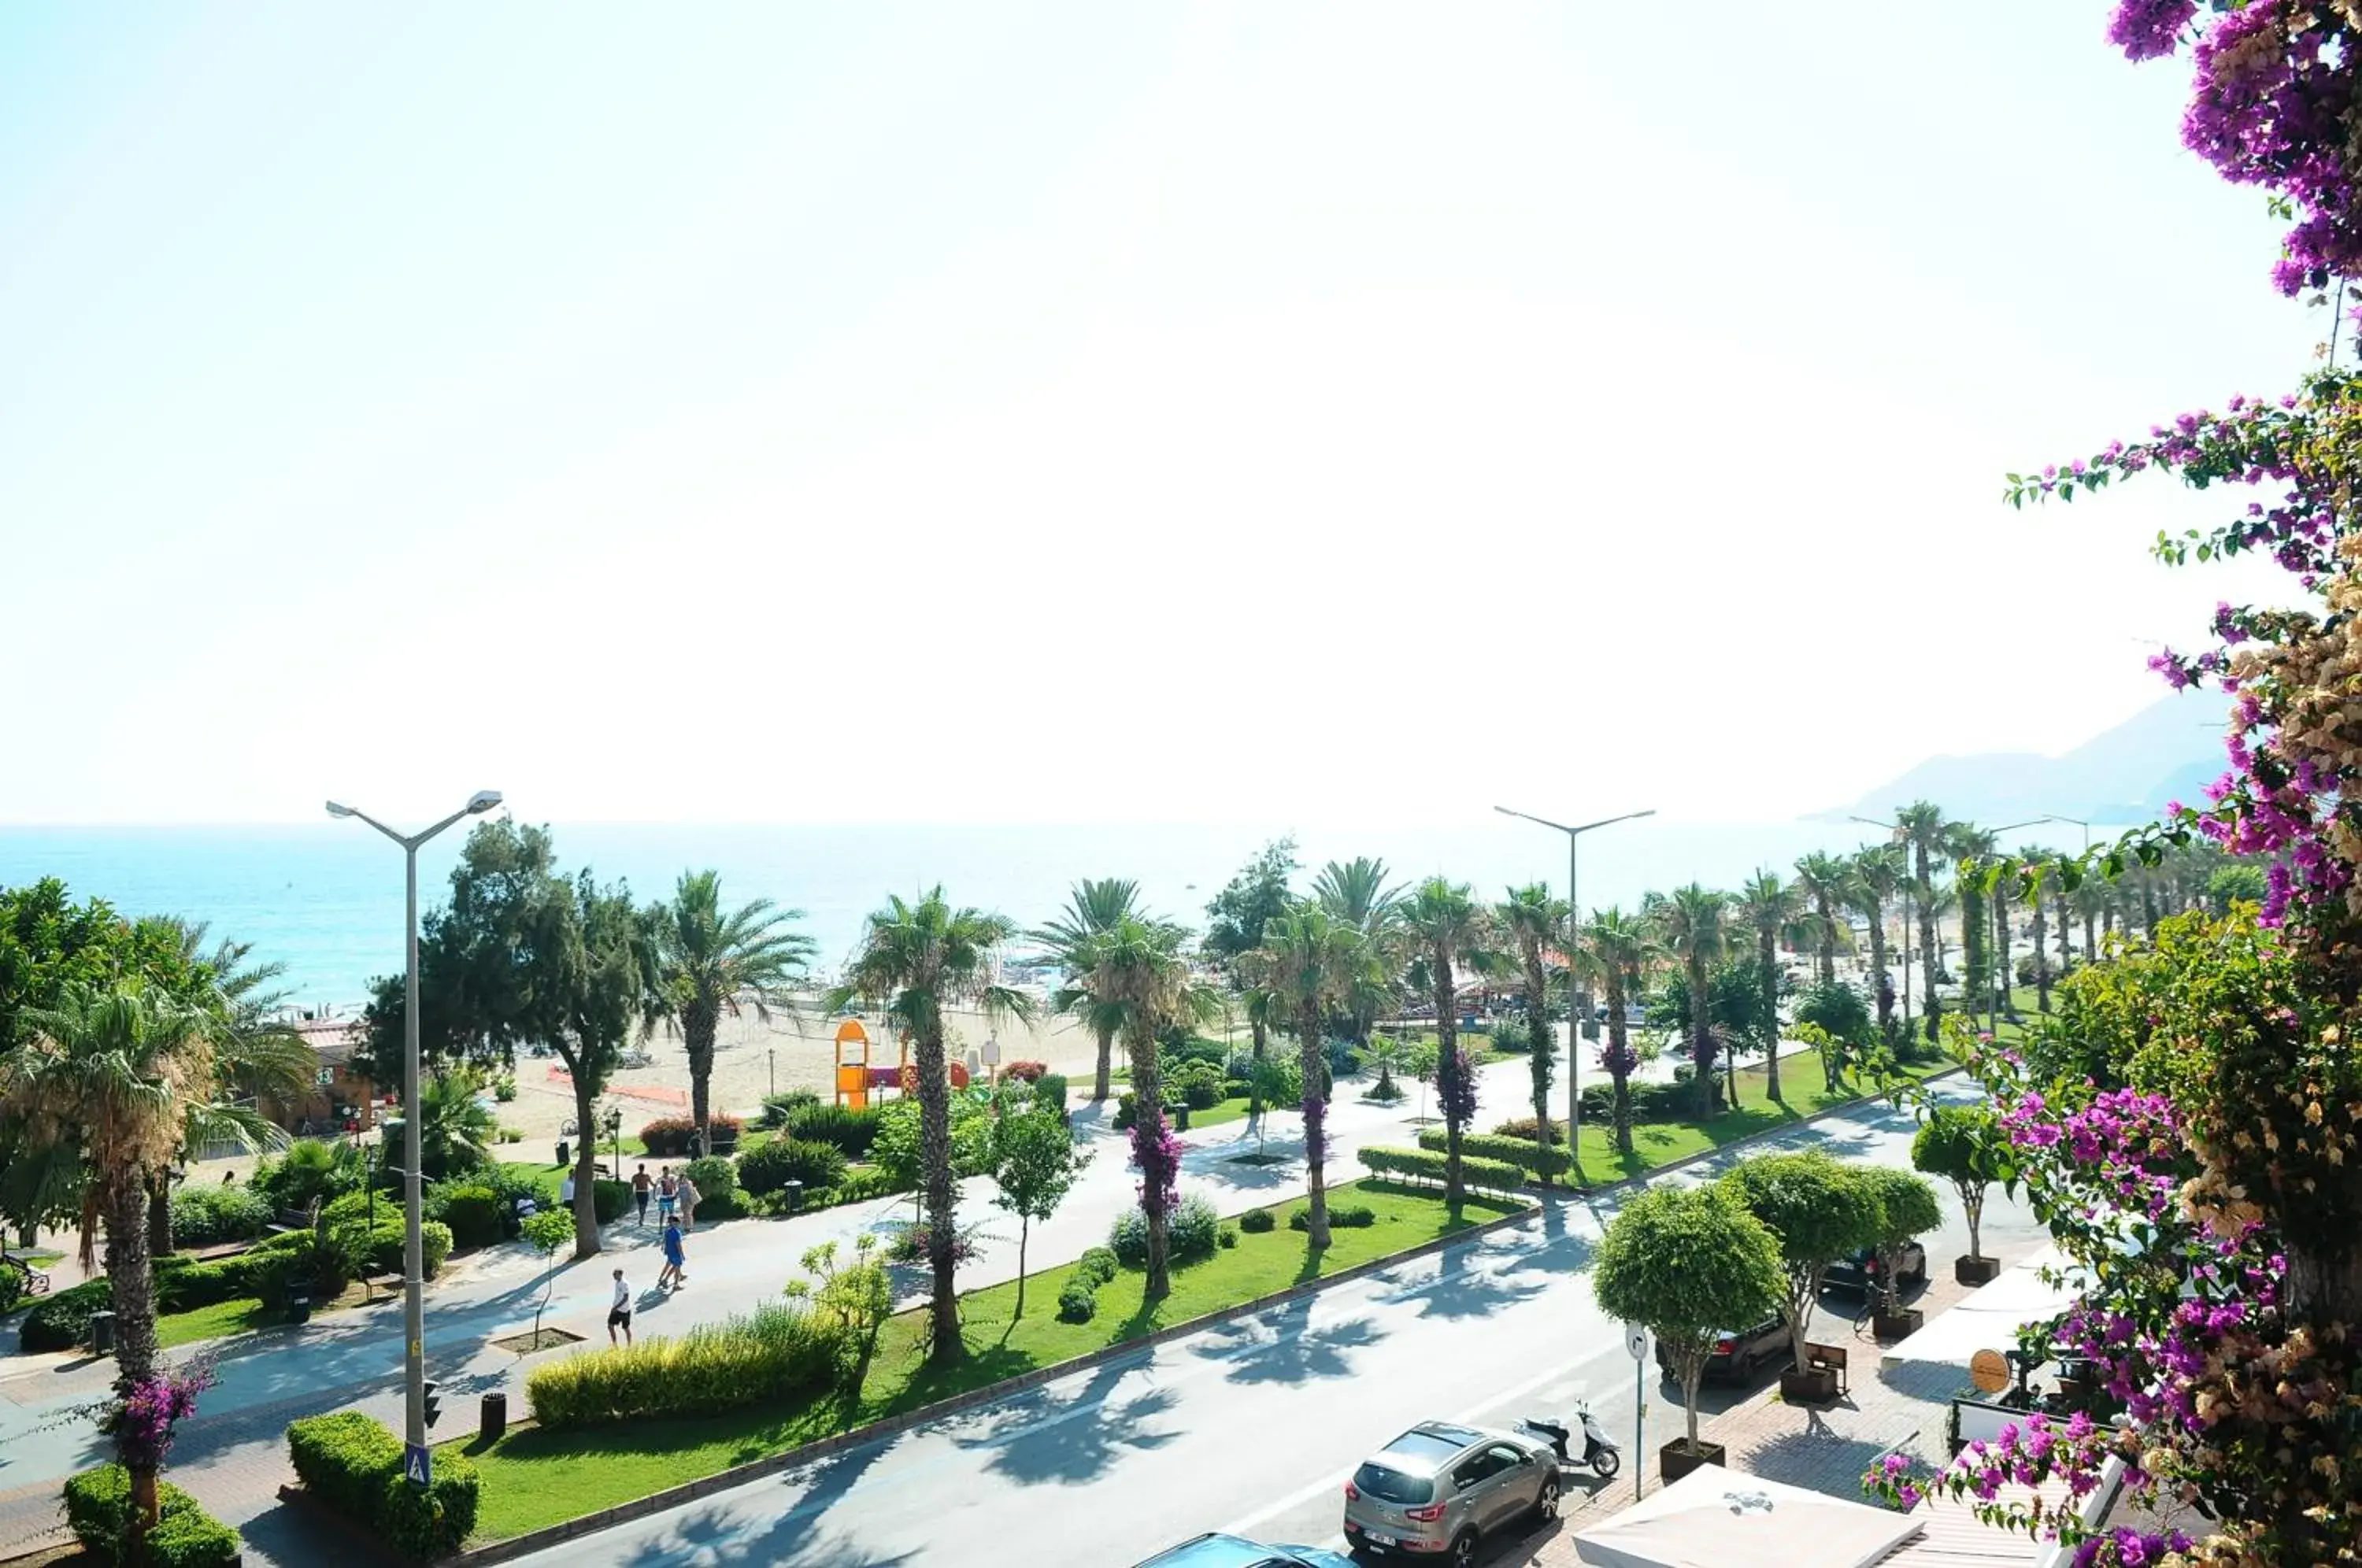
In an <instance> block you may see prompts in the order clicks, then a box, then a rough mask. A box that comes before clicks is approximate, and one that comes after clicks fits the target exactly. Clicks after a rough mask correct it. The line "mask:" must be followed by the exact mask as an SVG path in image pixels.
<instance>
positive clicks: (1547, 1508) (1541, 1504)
mask: <svg viewBox="0 0 2362 1568" xmlns="http://www.w3.org/2000/svg"><path fill="white" fill-rule="evenodd" d="M1534 1517H1535V1518H1538V1519H1540V1520H1541V1522H1542V1523H1544V1524H1549V1523H1551V1521H1552V1520H1554V1519H1556V1518H1558V1477H1557V1476H1555V1475H1545V1476H1543V1477H1542V1489H1541V1491H1540V1493H1539V1494H1537V1495H1536V1496H1535V1497H1534Z"/></svg>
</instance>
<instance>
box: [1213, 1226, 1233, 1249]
mask: <svg viewBox="0 0 2362 1568" xmlns="http://www.w3.org/2000/svg"><path fill="white" fill-rule="evenodd" d="M1214 1239H1215V1240H1216V1241H1217V1242H1220V1243H1221V1244H1222V1245H1223V1246H1225V1247H1235V1246H1237V1245H1238V1244H1239V1228H1238V1227H1237V1226H1236V1225H1225V1226H1223V1227H1222V1230H1221V1234H1220V1235H1219V1236H1217V1237H1215V1238H1214Z"/></svg>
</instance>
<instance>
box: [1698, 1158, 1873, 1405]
mask: <svg viewBox="0 0 2362 1568" xmlns="http://www.w3.org/2000/svg"><path fill="white" fill-rule="evenodd" d="M1872 1168H1874V1167H1872ZM1719 1185H1720V1186H1721V1187H1723V1188H1724V1189H1725V1190H1726V1191H1727V1192H1728V1193H1729V1194H1730V1195H1731V1197H1732V1198H1736V1199H1737V1200H1738V1202H1739V1203H1740V1204H1742V1205H1743V1206H1744V1207H1745V1208H1746V1209H1747V1211H1748V1212H1749V1213H1750V1214H1752V1215H1754V1216H1755V1218H1756V1219H1758V1220H1761V1221H1762V1222H1763V1224H1764V1225H1765V1227H1766V1228H1768V1229H1769V1230H1770V1231H1771V1233H1772V1235H1773V1236H1775V1237H1777V1238H1778V1240H1779V1249H1780V1265H1781V1276H1782V1280H1783V1290H1782V1291H1781V1296H1780V1312H1781V1315H1782V1316H1783V1318H1784V1319H1785V1320H1787V1324H1788V1344H1789V1349H1790V1351H1791V1352H1792V1353H1794V1357H1795V1363H1796V1370H1797V1371H1798V1372H1800V1373H1801V1372H1803V1371H1805V1369H1806V1365H1807V1363H1806V1360H1805V1333H1806V1331H1808V1330H1810V1329H1811V1327H1812V1323H1813V1304H1814V1303H1815V1302H1816V1301H1818V1300H1819V1299H1820V1298H1821V1277H1822V1275H1825V1274H1827V1272H1828V1266H1829V1264H1833V1263H1835V1262H1837V1260H1838V1259H1839V1258H1843V1257H1850V1256H1852V1255H1853V1253H1855V1252H1857V1251H1859V1250H1860V1249H1861V1248H1863V1247H1867V1246H1871V1245H1873V1244H1875V1243H1876V1242H1877V1240H1878V1236H1879V1223H1880V1215H1881V1210H1880V1209H1879V1205H1878V1198H1877V1196H1876V1194H1875V1193H1873V1192H1872V1190H1871V1187H1869V1186H1868V1185H1867V1184H1866V1183H1865V1182H1864V1181H1863V1180H1862V1178H1861V1176H1860V1171H1858V1170H1856V1169H1852V1168H1849V1167H1848V1166H1845V1165H1839V1164H1838V1162H1837V1161H1836V1160H1833V1159H1831V1158H1830V1157H1829V1156H1828V1155H1827V1154H1823V1153H1821V1152H1820V1151H1818V1150H1812V1151H1808V1152H1805V1153H1803V1154H1758V1155H1756V1156H1754V1157H1753V1158H1752V1159H1747V1160H1741V1161H1740V1162H1739V1163H1738V1165H1733V1166H1732V1167H1731V1168H1730V1171H1729V1172H1728V1174H1727V1175H1726V1176H1723V1178H1722V1180H1721V1183H1720V1184H1719ZM1733 1321H1742V1322H1743V1321H1746V1320H1743V1319H1735V1320H1733Z"/></svg>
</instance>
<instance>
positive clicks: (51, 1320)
mask: <svg viewBox="0 0 2362 1568" xmlns="http://www.w3.org/2000/svg"><path fill="white" fill-rule="evenodd" d="M113 1301H114V1296H113V1293H112V1292H111V1291H110V1290H109V1289H108V1287H107V1283H106V1281H105V1280H104V1279H93V1280H85V1281H84V1282H83V1283H82V1284H80V1285H77V1286H73V1287H72V1289H70V1290H57V1291H52V1292H50V1294H49V1295H47V1296H44V1297H40V1298H39V1300H37V1301H35V1302H34V1303H33V1309H32V1310H31V1311H29V1312H28V1313H26V1314H25V1325H24V1328H23V1330H22V1331H21V1332H20V1334H19V1343H20V1344H21V1345H22V1346H23V1348H24V1349H25V1350H27V1351H59V1350H72V1349H73V1348H74V1347H75V1346H76V1345H79V1344H81V1343H82V1342H83V1341H84V1340H86V1339H88V1338H89V1337H90V1315H91V1314H92V1313H93V1312H100V1311H105V1310H106V1309H108V1308H109V1307H111V1306H112V1305H113Z"/></svg>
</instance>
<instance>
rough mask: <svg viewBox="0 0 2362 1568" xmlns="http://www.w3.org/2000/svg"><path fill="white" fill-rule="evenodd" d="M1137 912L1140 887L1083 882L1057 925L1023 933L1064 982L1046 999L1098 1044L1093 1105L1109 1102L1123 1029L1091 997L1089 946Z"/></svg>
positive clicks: (1115, 880) (1127, 881) (1123, 881)
mask: <svg viewBox="0 0 2362 1568" xmlns="http://www.w3.org/2000/svg"><path fill="white" fill-rule="evenodd" d="M1139 912H1140V884H1139V883H1137V882H1135V881H1133V880H1131V878H1128V877H1109V878H1101V879H1099V880H1097V881H1093V880H1092V879H1090V878H1084V879H1083V880H1082V881H1079V882H1077V883H1076V884H1075V887H1074V890H1073V891H1072V892H1070V893H1069V894H1067V895H1066V907H1065V911H1063V912H1061V913H1060V915H1059V917H1058V918H1057V919H1056V920H1054V921H1052V922H1049V923H1048V924H1046V925H1043V926H1042V927H1040V928H1039V929H1037V930H1035V931H1032V932H1030V933H1027V934H1028V935H1029V936H1031V938H1032V940H1033V941H1035V942H1037V943H1039V944H1041V945H1042V946H1043V948H1044V949H1045V950H1046V951H1047V952H1048V953H1049V955H1050V957H1051V959H1052V961H1053V962H1054V963H1055V964H1056V965H1057V966H1058V967H1059V969H1060V970H1062V971H1063V972H1064V973H1065V977H1066V983H1065V986H1064V987H1062V988H1060V989H1058V990H1057V991H1056V992H1054V994H1053V995H1052V996H1051V998H1050V1005H1051V1007H1053V1008H1054V1009H1055V1010H1058V1011H1060V1012H1065V1013H1072V1014H1073V1015H1074V1016H1075V1017H1076V1018H1077V1019H1080V1020H1081V1021H1082V1022H1083V1025H1084V1027H1086V1028H1087V1029H1088V1030H1089V1031H1090V1032H1091V1034H1092V1036H1093V1037H1094V1038H1095V1039H1096V1040H1097V1041H1098V1048H1099V1052H1098V1071H1097V1072H1096V1073H1095V1074H1094V1075H1093V1076H1092V1078H1091V1098H1092V1099H1095V1100H1104V1099H1107V1097H1108V1093H1109V1087H1110V1085H1109V1078H1110V1076H1111V1072H1112V1068H1113V1065H1114V1056H1115V1035H1116V1031H1117V1030H1118V1029H1119V1028H1120V1027H1122V1023H1123V1020H1122V1019H1121V1017H1120V1016H1119V1014H1118V1012H1117V1010H1115V1009H1114V1008H1112V1007H1109V1006H1108V1005H1106V1004H1105V1003H1103V1002H1102V1001H1101V1000H1100V999H1098V997H1096V996H1094V995H1093V994H1092V992H1091V988H1090V983H1089V982H1090V976H1091V973H1092V970H1093V968H1094V966H1095V963H1096V960H1095V959H1094V957H1093V955H1092V947H1091V944H1092V943H1093V942H1094V941H1095V940H1097V939H1098V937H1099V936H1100V935H1101V934H1102V933H1106V932H1109V931H1112V930H1114V929H1115V927H1116V925H1117V924H1118V923H1119V922H1121V921H1122V920H1123V919H1124V918H1125V917H1126V916H1129V915H1136V914H1138V913H1139ZM1258 1033H1260V1031H1258Z"/></svg>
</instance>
